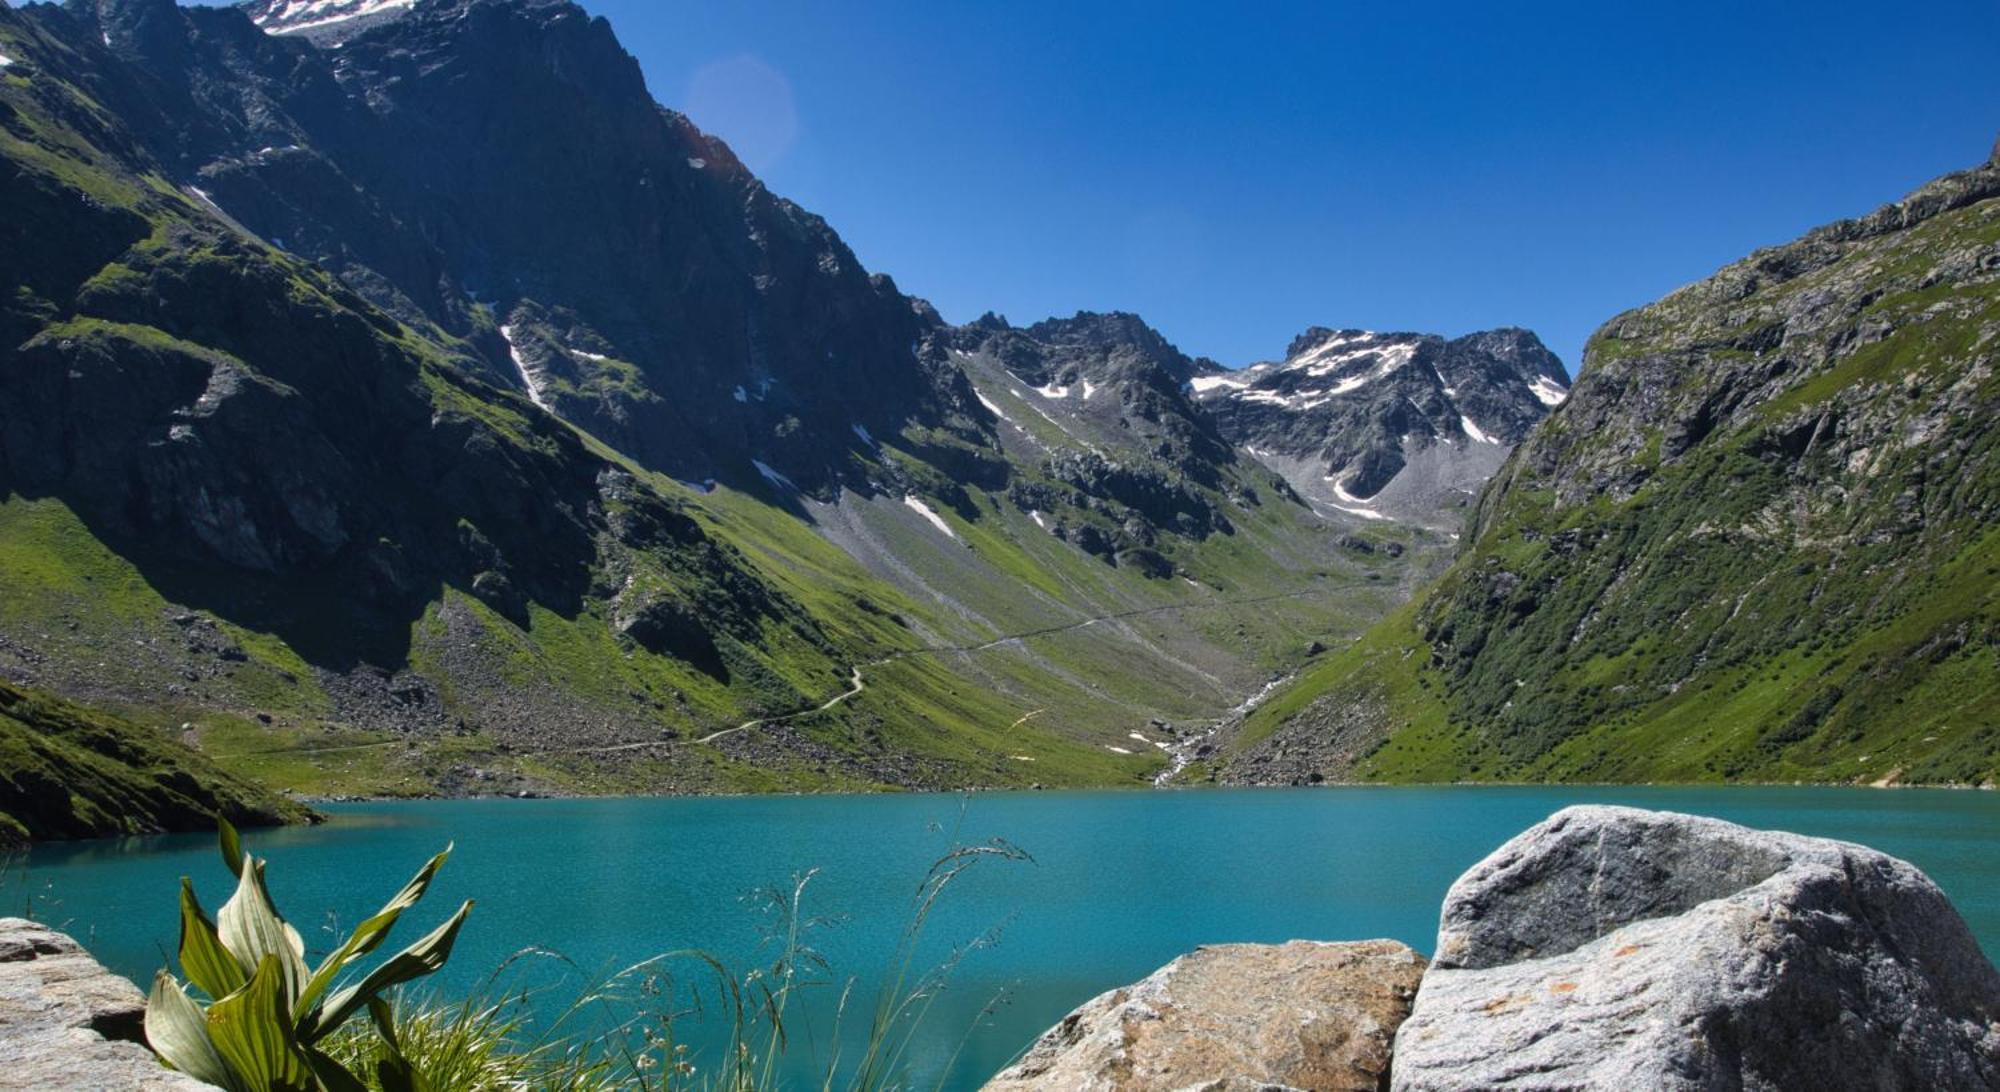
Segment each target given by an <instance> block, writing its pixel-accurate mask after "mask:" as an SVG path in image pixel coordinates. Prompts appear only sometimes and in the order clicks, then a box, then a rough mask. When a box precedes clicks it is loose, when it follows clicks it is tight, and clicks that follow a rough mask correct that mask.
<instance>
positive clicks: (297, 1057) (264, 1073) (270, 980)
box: [208, 955, 313, 1092]
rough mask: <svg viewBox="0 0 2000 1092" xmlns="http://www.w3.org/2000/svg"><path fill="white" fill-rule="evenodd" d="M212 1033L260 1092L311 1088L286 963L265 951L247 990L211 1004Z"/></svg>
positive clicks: (224, 1054) (233, 1066)
mask: <svg viewBox="0 0 2000 1092" xmlns="http://www.w3.org/2000/svg"><path fill="white" fill-rule="evenodd" d="M208 1037H209V1039H210V1040H212V1041H213V1042H214V1043H215V1049H216V1051H217V1052H218V1053H220V1054H221V1055H222V1057H223V1060H224V1061H226V1062H228V1063H229V1068H231V1069H233V1070H235V1071H236V1073H237V1074H238V1075H239V1076H240V1077H241V1079H242V1081H243V1082H244V1083H245V1084H246V1085H248V1086H249V1087H250V1088H252V1089H256V1090H257V1092H266V1090H268V1092H310V1090H311V1089H312V1086H313V1075H312V1070H311V1068H310V1067H309V1066H307V1064H306V1059H305V1055H304V1054H303V1053H301V1052H300V1051H299V1048H298V1041H297V1039H296V1038H295V1037H294V1036H293V1034H292V1009H291V1003H290V998H289V997H287V996H286V994H285V969H284V962H283V961H282V960H281V959H279V958H278V957H277V956H276V955H266V956H264V958H263V959H262V960H260V961H259V962H258V964H257V973H255V974H253V975H251V976H250V981H249V982H247V983H245V984H244V986H243V988H242V989H240V990H237V991H236V992H235V993H232V994H230V995H229V996H228V997H225V998H223V999H222V1000H220V1001H217V1002H216V1003H214V1004H212V1005H210V1006H209V1007H208Z"/></svg>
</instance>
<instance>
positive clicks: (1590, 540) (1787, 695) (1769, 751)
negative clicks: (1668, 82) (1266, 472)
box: [1217, 147, 2000, 784]
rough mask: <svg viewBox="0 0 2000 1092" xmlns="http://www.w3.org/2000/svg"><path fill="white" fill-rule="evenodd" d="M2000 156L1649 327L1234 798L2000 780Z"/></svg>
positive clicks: (1622, 341) (1617, 348)
mask: <svg viewBox="0 0 2000 1092" xmlns="http://www.w3.org/2000/svg"><path fill="white" fill-rule="evenodd" d="M1996 365H2000V147H1996V150H1995V154H1994V157H1993V158H1992V159H1990V160H1989V161H1988V162H1986V163H1985V164H1983V165H1981V166H1979V167H1976V168H1974V169H1972V170H1969V171H1964V172H1960V173H1957V174H1953V175H1949V176H1946V177H1944V178H1941V179H1938V180H1937V181H1935V182H1932V183H1930V184H1929V185H1926V186H1924V187H1922V188H1921V189H1918V190H1917V191H1915V192H1914V193H1912V194H1911V195H1909V196H1908V197H1906V198H1905V199H1903V200H1902V201H1899V202H1897V203H1895V204H1892V205H1888V206H1886V207H1884V208H1881V209H1878V210H1877V211H1875V212H1873V213H1870V214H1869V215H1867V216H1863V217H1861V218H1860V219H1856V220H1847V221H1842V222H1840V223H1836V224H1832V225H1829V226H1827V227H1823V228H1820V229H1817V230H1815V231H1812V232H1810V233H1808V234H1807V235H1805V236H1804V237H1803V238H1801V239H1799V240H1797V241H1796V242H1792V243H1789V244H1786V245H1784V246H1779V247H1774V248H1771V249H1768V250H1761V251H1758V252H1757V253H1755V254H1753V255H1751V256H1750V257H1748V258H1746V259H1744V260H1742V261H1740V262H1737V263H1736V264H1734V265H1731V266H1729V267H1727V268H1725V269H1723V270H1722V271H1720V272H1718V273H1717V274H1715V275H1714V276H1713V277H1710V278H1709V279H1707V280H1704V281H1702V282H1700V283H1698V284H1694V285H1691V286H1689V287H1686V288H1683V289H1681V290H1680V291H1677V292H1675V293H1673V294H1672V295H1670V296H1667V297H1666V298H1665V299H1662V300H1660V301H1659V302H1657V303H1654V304H1651V305H1649V306H1646V307H1642V308H1639V309H1638V310H1635V311H1632V312H1629V313H1626V314H1624V315H1620V316H1618V317H1617V318H1615V319H1613V320H1611V321H1610V322H1609V323H1607V324H1605V325H1604V327H1603V328H1602V329H1600V330H1599V331H1598V332H1597V334H1596V336H1595V337H1593V338H1592V340H1591V342H1590V344H1589V347H1588V349H1587V350H1586V353H1585V358H1584V365H1583V368H1582V377H1581V379H1579V381H1578V382H1577V384H1576V387H1575V390H1574V392H1573V394H1572V395H1571V397H1570V398H1569V399H1568V400H1567V401H1566V402H1564V403H1563V404H1562V405H1561V406H1560V407H1559V408H1557V409H1556V410H1555V412H1554V413H1553V414H1551V415H1550V417H1549V418H1548V420H1547V421H1545V422H1544V423H1543V424H1542V425H1540V426H1539V427H1537V428H1536V429H1535V430H1534V431H1533V432H1532V433H1531V434H1530V435H1529V437H1528V438H1527V439H1526V440H1525V441H1524V442H1523V443H1522V444H1521V445H1520V446H1519V447H1517V448H1516V449H1515V451H1514V453H1513V454H1512V455H1511V456H1510V457H1509V458H1508V460H1507V462H1506V465H1505V467H1504V468H1503V469H1502V470H1501V472H1500V474H1499V475H1498V476H1497V477H1496V478H1495V479H1494V480H1493V482H1492V483H1491V484H1490V485H1489V486H1488V487H1487V489H1486V491H1485V492H1484V494H1483V495H1482V497H1481V499H1480V502H1479V505H1478V508H1477V510H1476V512H1475V513H1474V518H1473V521H1472V523H1471V525H1470V527H1469V529H1468V532H1467V535H1466V539H1465V543H1464V546H1463V549H1462V552H1461V554H1460V556H1459V557H1458V559H1457V560H1456V562H1455V563H1454V564H1453V565H1452V567H1451V568H1450V570H1449V571H1448V572H1447V573H1446V574H1445V575H1444V576H1443V577H1442V578H1441V579H1440V580H1439V582H1438V583H1437V584H1436V585H1435V586H1433V587H1432V588H1430V589H1429V590H1428V591H1427V592H1426V593H1425V594H1423V595H1422V596H1421V597H1420V598H1419V599H1418V600H1417V602H1416V603H1415V604H1413V605H1412V606H1411V607H1409V608H1406V609H1405V610H1403V611H1401V612H1399V613H1398V614H1397V615H1395V616H1393V617H1392V618H1391V619H1389V620H1388V621H1386V622H1385V623H1383V624H1381V625H1379V626H1377V627H1376V628H1374V629H1373V630H1371V631H1370V632H1369V633H1368V634H1367V635H1366V636H1364V637H1363V638H1362V639H1361V640H1360V641H1359V642H1357V643H1356V644H1355V645H1354V646H1353V647H1352V648H1350V649H1348V650H1346V651H1345V652H1344V653H1343V654H1341V655H1339V656H1336V657H1331V658H1329V659H1328V660H1327V661H1326V662H1324V663H1322V664H1320V665H1318V666H1316V667H1314V668H1313V669H1311V670H1310V671H1309V672H1307V673H1306V675H1304V676H1303V677H1302V678H1301V680H1300V681H1299V683H1298V684H1297V685H1296V686H1295V687H1293V688H1292V689H1291V690H1290V691H1288V692H1287V693H1285V694H1283V695H1281V696H1280V697H1279V698H1277V699H1275V700H1273V701H1272V702H1271V703H1270V704H1269V705H1267V706H1266V707H1265V708H1263V709H1260V710H1259V711H1258V712H1257V713H1256V714H1255V715H1253V716H1252V717H1250V718H1249V719H1248V720H1247V722H1246V723H1244V724H1243V725H1242V727H1241V729H1240V731H1239V732H1238V733H1237V735H1236V737H1235V739H1234V741H1233V742H1232V744H1231V745H1230V747H1229V748H1228V751H1229V756H1228V757H1227V758H1226V759H1225V760H1224V761H1222V762H1220V763H1218V764H1217V769H1218V776H1220V777H1221V778H1223V779H1225V780H1249V781H1288V780H1298V779H1308V780H1318V779H1347V778H1360V779H1391V780H1412V779H1414V780H1456V779H1459V778H1467V777H1473V778H1494V779H1530V780H1540V779H1556V778H1562V779H1582V780H1605V781H1611V780H1616V781H1633V780H1654V779H1661V780H1716V779H1730V780H1793V779H1809V780H1827V781H1859V782H1886V783H1894V782H1957V783H1971V784H1977V783H1981V782H1985V783H1988V784H1990V783H1992V782H1994V781H1996V780H2000V581H1996V580H1995V579H1994V577H1995V575H1996V573H2000V461H1996V460H1997V459H2000V456H1996V445H2000V431H1996V429H1995V428H1994V427H1993V425H1994V422H1995V421H1996V420H2000V375H1996Z"/></svg>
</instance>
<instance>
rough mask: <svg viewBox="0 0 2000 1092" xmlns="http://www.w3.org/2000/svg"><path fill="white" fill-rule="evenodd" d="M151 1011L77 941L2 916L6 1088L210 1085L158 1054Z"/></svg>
mask: <svg viewBox="0 0 2000 1092" xmlns="http://www.w3.org/2000/svg"><path fill="white" fill-rule="evenodd" d="M145 1012H146V999H145V997H144V996H142V995H141V994H140V993H139V989H138V987H136V986H134V985H132V983H130V982H127V981H126V980H125V979H123V978H120V977H119V976H117V975H115V974H112V973H111V972H110V971H108V970H105V969H104V966H103V965H102V964H100V963H98V962H97V960H95V959H92V958H91V956H90V953H89V952H86V951H84V950H83V948H82V947H81V946H80V945H78V944H77V942H76V941H74V940H71V939H70V938H69V937H67V936H65V935H63V934H62V933H58V932H55V931H53V930H50V929H48V928H45V927H44V926H41V925H38V924H36V923H35V922H32V921H27V920H25V919H22V918H0V1089H4V1088H20V1089H30V1088H32V1089H56V1088H89V1089H104V1090H112V1089H116V1090H120V1092H124V1090H128V1089H129V1090H135V1092H137V1090H143V1092H195V1090H199V1089H208V1088H209V1086H208V1085H206V1084H203V1083H201V1082H200V1081H197V1080H194V1079H193V1078H190V1077H185V1076H182V1075H181V1074H179V1073H175V1072H173V1071H172V1070H169V1069H167V1068H166V1067H164V1066H162V1065H161V1064H160V1062H159V1059H157V1058H155V1057H153V1052H152V1051H151V1050H148V1049H147V1048H146V1046H145V1045H144V1043H145V1031H144V1029H143V1027H142V1023H143V1021H144V1019H145ZM210 1092H213V1090H212V1089H211V1090H210Z"/></svg>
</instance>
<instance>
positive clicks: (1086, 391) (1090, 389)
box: [1083, 379, 1097, 402]
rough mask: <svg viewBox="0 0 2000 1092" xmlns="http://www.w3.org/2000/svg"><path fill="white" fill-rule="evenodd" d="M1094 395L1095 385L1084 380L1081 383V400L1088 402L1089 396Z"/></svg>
mask: <svg viewBox="0 0 2000 1092" xmlns="http://www.w3.org/2000/svg"><path fill="white" fill-rule="evenodd" d="M1096 393H1097V384H1095V383H1092V382H1091V381H1090V380H1088V379H1086V380H1084V381H1083V400H1084V401H1086V402H1088V401H1090V396H1091V395H1093V394H1096Z"/></svg>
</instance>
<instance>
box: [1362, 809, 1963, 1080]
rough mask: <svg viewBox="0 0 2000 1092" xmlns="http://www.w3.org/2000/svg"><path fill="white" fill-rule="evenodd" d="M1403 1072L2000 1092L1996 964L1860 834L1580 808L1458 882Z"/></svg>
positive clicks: (1400, 1062) (1408, 1031)
mask: <svg viewBox="0 0 2000 1092" xmlns="http://www.w3.org/2000/svg"><path fill="white" fill-rule="evenodd" d="M1392 1087H1393V1088H1395V1089H1398V1090H1403V1092H1418V1090H1423V1089H1466V1088H1506V1089H1584V1088H1628V1089H1638V1088H1646V1089H1669V1090H1672V1089H1704V1090H1706V1089H1747V1090H1760V1089H1772V1090H1776V1089H1847V1088H1868V1089H1990V1088H2000V972H1996V971H1995V970H1994V967H1993V964H1992V963H1991V962H1989V961H1988V960H1987V958H1986V956H1985V955H1984V954H1982V953H1981V951H1980V949H1979V945H1978V943H1977V942H1976V941H1975V940H1974V939H1973V936H1972V934H1971V932H1970V931H1969V930H1968V929H1967V928H1966V925H1965V922H1964V921H1963V920H1962V919H1960V917H1959V916H1958V913H1957V911H1956V910H1954V909H1953V908H1952V906H1951V903H1950V902H1949V901H1948V900H1947V899H1946V898H1945V896H1944V893H1943V892H1941V891H1939V890H1938V888H1937V886H1936V885H1935V884H1933V883H1932V882H1931V881H1930V879H1929V878H1928V877H1926V876H1925V875H1924V874H1923V873H1922V872H1920V871H1918V870H1917V869H1916V868H1915V867H1913V866H1911V865H1909V864H1906V863H1905V862H1903V861H1899V860H1896V859H1895V858H1893V857H1889V856H1887V855H1885V854H1882V853H1878V852H1876V851H1874V850H1872V849H1868V848H1867V847H1865V846H1859V845H1853V844H1850V843H1845V842H1835V841H1829V840H1826V839H1820V838H1805V837H1801V836H1798V835H1792V834H1782V833H1774V832H1765V831H1756V830H1750V829H1747V828H1744V827H1740V826H1736V825H1733V824H1730V823H1724V822H1721V821H1719V820H1714V819H1705V818H1699V817H1695V816H1687V815H1675V814H1669V813H1663V812H1650V811H1641V810H1636V809H1632V808H1617V807H1577V808H1569V809H1566V810H1564V811H1561V812H1558V813H1557V814H1555V815H1554V816H1552V817H1551V818H1549V819H1548V820H1546V821H1544V822H1542V823H1540V824H1538V825H1537V826H1535V827H1533V828H1531V829H1529V830H1528V831H1526V832H1525V833H1523V834H1521V835H1519V836H1518V837H1516V838H1515V839H1513V840H1512V841H1510V842H1508V843H1507V844H1506V845H1504V846H1502V847H1501V848H1500V849H1499V850H1497V851H1496V852H1494V853H1493V855H1492V856H1490V857H1488V858H1487V859H1486V860H1484V861H1482V862H1480V863H1479V864H1478V865H1476V866H1474V867H1473V868H1472V870H1471V871H1469V872H1467V873H1466V874H1465V875H1463V876H1461V877H1460V878H1459V880H1458V882H1457V883H1455V884H1453V885H1452V888H1451V891H1450V893H1449V894H1448V895H1447V897H1446V901H1445V906H1444V912H1443V916H1442V921H1441V924H1440V925H1439V929H1438V941H1437V956H1436V959H1435V961H1434V962H1433V963H1432V965H1431V968H1430V970H1429V971H1428V972H1426V974H1425V975H1424V979H1423V984H1422V987H1421V988H1420V990H1419V992H1418V995H1417V1001H1416V1005H1415V1008H1414V1010H1413V1011H1412V1013H1411V1015H1410V1018H1409V1020H1408V1021H1406V1022H1405V1023H1404V1024H1403V1025H1402V1027H1401V1029H1400V1031H1399V1032H1398V1033H1397V1036H1396V1043H1395V1063H1394V1070H1393V1083H1392Z"/></svg>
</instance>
